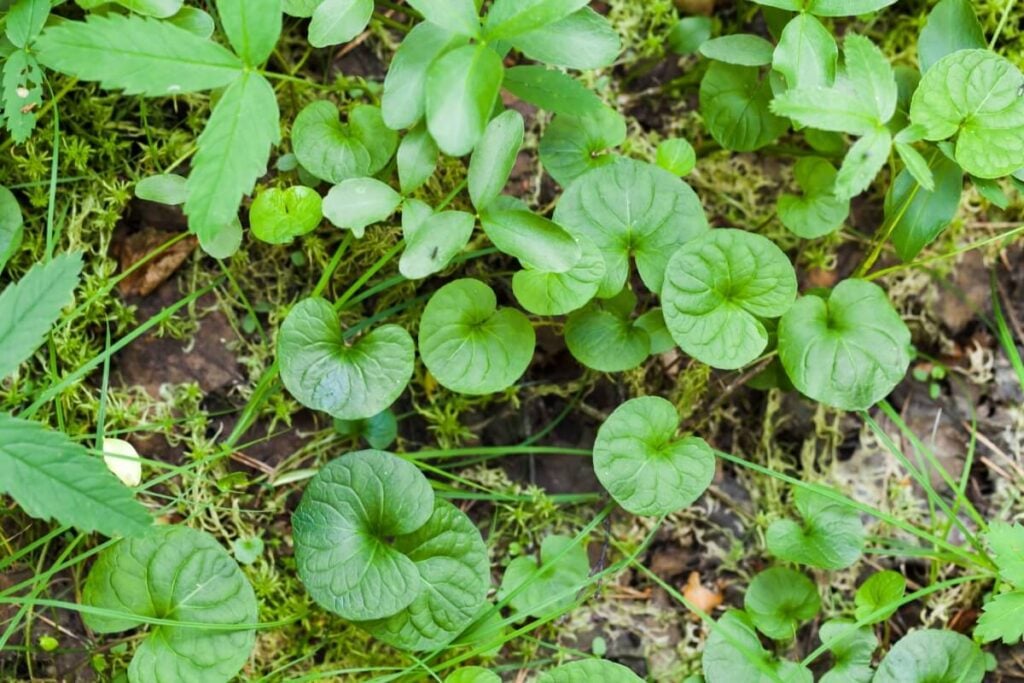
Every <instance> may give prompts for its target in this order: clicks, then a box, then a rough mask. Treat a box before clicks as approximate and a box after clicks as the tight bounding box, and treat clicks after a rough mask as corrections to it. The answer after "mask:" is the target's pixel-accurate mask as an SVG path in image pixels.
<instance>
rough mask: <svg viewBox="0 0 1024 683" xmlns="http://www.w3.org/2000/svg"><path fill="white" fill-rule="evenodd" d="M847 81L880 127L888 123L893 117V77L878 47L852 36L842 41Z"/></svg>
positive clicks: (894, 87)
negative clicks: (864, 102)
mask: <svg viewBox="0 0 1024 683" xmlns="http://www.w3.org/2000/svg"><path fill="white" fill-rule="evenodd" d="M843 57H844V59H845V61H846V80H847V81H848V83H849V85H850V87H851V88H852V89H853V91H854V92H856V93H857V96H858V97H860V98H862V99H864V100H866V104H867V105H868V106H869V107H870V109H871V113H872V114H873V115H874V117H875V119H876V120H877V121H878V122H879V123H888V122H889V119H891V118H892V115H893V114H894V113H896V100H897V89H896V75H895V74H894V73H893V70H892V66H890V65H889V60H887V59H886V58H885V55H883V54H882V51H881V50H879V49H878V46H877V45H875V44H874V43H872V42H871V41H870V40H869V39H867V38H865V37H864V36H861V35H857V34H855V33H851V34H849V35H847V36H846V39H845V40H844V41H843Z"/></svg>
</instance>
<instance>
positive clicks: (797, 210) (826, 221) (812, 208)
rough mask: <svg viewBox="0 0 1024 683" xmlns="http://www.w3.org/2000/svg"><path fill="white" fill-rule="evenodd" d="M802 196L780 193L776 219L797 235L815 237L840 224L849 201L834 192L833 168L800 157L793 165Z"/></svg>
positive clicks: (848, 207)
mask: <svg viewBox="0 0 1024 683" xmlns="http://www.w3.org/2000/svg"><path fill="white" fill-rule="evenodd" d="M793 175H794V176H795V177H796V182H797V184H798V185H799V186H800V188H801V189H802V190H803V191H804V193H803V195H802V196H796V195H791V194H782V195H779V200H778V204H777V209H778V212H779V220H780V221H781V222H782V224H783V225H784V226H786V228H787V229H788V230H789V231H790V232H792V233H793V234H794V235H796V236H798V237H803V238H804V239H808V240H811V239H816V238H818V237H824V236H825V235H829V234H831V233H833V232H835V231H836V230H838V229H839V228H841V227H842V225H843V221H845V220H846V217H847V216H848V215H849V214H850V200H849V199H839V198H838V197H836V195H835V184H836V169H835V167H834V166H833V165H832V164H830V163H829V162H828V161H826V160H825V159H821V158H819V157H803V158H802V159H800V160H799V161H797V162H796V166H795V167H794V168H793Z"/></svg>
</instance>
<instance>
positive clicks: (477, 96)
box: [425, 45, 505, 157]
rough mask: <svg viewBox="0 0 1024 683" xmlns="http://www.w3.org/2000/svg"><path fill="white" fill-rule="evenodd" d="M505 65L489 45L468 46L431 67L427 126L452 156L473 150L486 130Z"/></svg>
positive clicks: (428, 78)
mask: <svg viewBox="0 0 1024 683" xmlns="http://www.w3.org/2000/svg"><path fill="white" fill-rule="evenodd" d="M504 73H505V67H504V66H503V65H502V63H501V57H499V56H498V53H497V52H495V51H494V50H492V49H491V48H490V47H488V46H487V45H467V46H465V47H460V48H456V49H454V50H452V51H450V52H448V53H446V54H444V55H442V56H441V57H439V58H438V59H437V60H436V61H435V62H434V63H433V64H431V65H430V68H429V69H428V70H427V84H426V110H425V111H426V116H427V128H428V129H429V130H430V134H431V135H432V136H433V137H434V140H435V141H437V146H438V147H439V148H440V149H441V151H442V152H444V153H445V154H448V155H449V156H455V157H460V156H463V155H465V154H469V153H470V152H471V151H473V148H474V147H475V146H476V143H477V141H479V140H480V136H481V135H483V133H484V128H485V127H486V126H487V121H488V120H489V118H490V115H491V111H492V110H493V109H494V105H495V103H496V102H497V101H498V92H499V91H500V90H501V82H502V78H503V76H504Z"/></svg>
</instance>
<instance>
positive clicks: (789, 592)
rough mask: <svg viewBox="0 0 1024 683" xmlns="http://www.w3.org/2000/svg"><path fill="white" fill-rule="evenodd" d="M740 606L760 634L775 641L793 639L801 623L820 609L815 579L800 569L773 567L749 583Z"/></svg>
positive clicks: (819, 597)
mask: <svg viewBox="0 0 1024 683" xmlns="http://www.w3.org/2000/svg"><path fill="white" fill-rule="evenodd" d="M743 609H744V610H746V612H747V614H748V615H749V616H750V620H751V622H753V624H754V626H756V627H757V630H758V631H760V632H761V633H763V634H765V635H766V636H768V637H769V638H772V639H774V640H792V639H793V638H794V637H796V631H797V629H798V628H799V627H800V624H801V623H803V622H805V621H808V620H810V619H812V618H813V617H814V615H815V614H817V613H818V610H819V609H821V596H819V595H818V589H817V587H816V586H815V585H814V582H812V581H811V580H810V579H809V578H807V577H806V576H804V575H803V574H801V573H800V572H798V571H795V570H793V569H788V568H786V567H772V568H771V569H766V570H764V571H763V572H761V573H760V574H758V575H757V576H755V577H754V578H753V580H752V581H751V582H750V586H748V587H747V594H746V595H745V596H744V598H743Z"/></svg>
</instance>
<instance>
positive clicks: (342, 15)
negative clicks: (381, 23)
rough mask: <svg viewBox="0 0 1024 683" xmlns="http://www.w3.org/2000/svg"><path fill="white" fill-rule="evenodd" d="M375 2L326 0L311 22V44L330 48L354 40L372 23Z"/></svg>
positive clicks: (370, 0)
mask: <svg viewBox="0 0 1024 683" xmlns="http://www.w3.org/2000/svg"><path fill="white" fill-rule="evenodd" d="M372 16H373V0H324V2H322V3H320V5H318V6H317V8H316V10H315V11H314V12H313V18H312V20H310V22H309V44H310V45H312V46H313V47H329V46H331V45H340V44H342V43H347V42H348V41H350V40H352V39H353V38H355V37H356V36H358V35H359V34H360V33H362V32H363V30H364V29H365V28H366V26H367V25H368V24H369V23H370V18H371V17H372Z"/></svg>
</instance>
